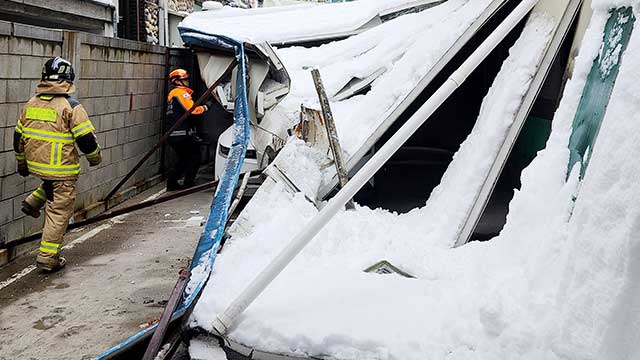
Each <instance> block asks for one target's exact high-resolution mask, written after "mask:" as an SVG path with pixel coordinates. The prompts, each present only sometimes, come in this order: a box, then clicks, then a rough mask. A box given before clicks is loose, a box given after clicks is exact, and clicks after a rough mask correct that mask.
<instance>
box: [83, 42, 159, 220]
mask: <svg viewBox="0 0 640 360" xmlns="http://www.w3.org/2000/svg"><path fill="white" fill-rule="evenodd" d="M79 49H80V56H79V61H78V63H79V68H80V71H79V80H78V81H77V86H78V100H79V101H80V103H81V104H82V105H83V106H84V107H85V108H86V110H87V112H88V113H89V116H90V119H91V121H92V122H93V124H94V126H95V127H96V130H97V136H98V142H99V143H100V145H101V146H102V148H103V150H102V157H103V161H102V164H100V165H99V166H98V167H96V168H89V167H88V164H87V163H86V162H83V169H84V171H85V175H84V179H82V178H81V181H80V182H79V183H78V198H77V200H76V206H77V208H78V209H82V208H87V207H90V206H91V205H92V204H95V203H96V202H98V201H100V200H101V199H103V198H104V196H105V195H106V194H107V193H108V192H109V190H111V189H112V188H113V187H114V186H115V185H116V184H117V183H118V181H119V180H120V179H122V177H124V176H125V174H126V173H127V172H128V171H129V170H130V169H132V168H133V167H134V166H135V164H136V163H137V162H138V161H139V160H140V159H141V158H142V157H143V156H144V155H145V154H146V152H147V151H148V150H149V149H151V148H152V147H153V146H154V145H155V144H156V143H157V142H158V140H159V138H160V131H161V122H162V118H163V113H162V111H163V100H164V94H163V93H164V81H165V76H166V74H165V72H166V71H165V48H163V47H160V46H152V45H148V44H145V43H139V42H133V41H128V40H119V39H110V38H104V37H100V36H96V35H90V34H83V36H82V37H81V38H80V46H79ZM159 171H160V152H159V151H158V152H156V153H154V155H153V156H152V157H151V158H149V159H148V160H147V161H146V162H145V163H144V165H143V166H142V167H141V168H140V169H139V170H138V171H137V172H136V174H135V175H134V176H133V177H132V178H131V179H130V180H129V181H128V182H127V184H125V186H123V188H122V189H123V190H124V189H126V188H127V187H131V186H134V185H141V184H143V183H144V182H146V181H147V180H148V179H150V178H152V177H153V176H155V175H157V174H159Z"/></svg>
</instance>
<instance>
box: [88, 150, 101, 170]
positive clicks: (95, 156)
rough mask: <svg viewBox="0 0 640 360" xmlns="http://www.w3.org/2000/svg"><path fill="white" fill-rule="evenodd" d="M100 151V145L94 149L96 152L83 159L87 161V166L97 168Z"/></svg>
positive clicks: (99, 160) (99, 161)
mask: <svg viewBox="0 0 640 360" xmlns="http://www.w3.org/2000/svg"><path fill="white" fill-rule="evenodd" d="M101 150H102V149H100V145H98V147H97V148H96V150H95V151H94V152H92V153H89V154H86V155H85V157H86V158H87V161H89V166H97V165H100V163H101V162H102V152H101Z"/></svg>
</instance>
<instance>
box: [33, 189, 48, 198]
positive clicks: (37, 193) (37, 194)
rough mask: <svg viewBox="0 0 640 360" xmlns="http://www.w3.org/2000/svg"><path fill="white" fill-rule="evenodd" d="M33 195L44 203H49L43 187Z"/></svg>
mask: <svg viewBox="0 0 640 360" xmlns="http://www.w3.org/2000/svg"><path fill="white" fill-rule="evenodd" d="M32 194H33V196H35V197H36V198H38V199H40V200H42V201H47V194H46V193H45V192H44V189H43V188H42V187H39V188H37V189H36V190H35V191H34V192H33V193H32Z"/></svg>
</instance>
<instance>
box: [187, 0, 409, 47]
mask: <svg viewBox="0 0 640 360" xmlns="http://www.w3.org/2000/svg"><path fill="white" fill-rule="evenodd" d="M413 2H415V0H358V1H350V2H342V3H334V4H313V3H307V4H304V3H302V4H300V5H289V6H280V7H267V8H258V9H249V10H247V9H239V8H232V7H224V8H222V9H218V10H209V11H204V12H198V13H194V14H191V15H190V16H188V17H187V18H185V19H184V20H183V21H182V22H181V23H180V27H181V28H185V29H190V30H196V31H200V32H204V33H207V34H211V35H225V36H229V37H232V38H234V39H236V40H243V41H248V42H252V43H256V42H262V41H266V42H276V43H277V42H287V41H294V40H298V39H305V38H308V37H311V36H313V37H318V36H321V37H331V36H332V35H334V36H335V35H339V34H341V33H348V32H352V31H356V30H357V29H358V28H360V27H362V26H364V25H365V24H367V23H368V22H369V21H371V20H372V19H374V18H375V17H377V16H378V15H379V14H380V13H384V12H385V11H386V10H389V9H393V8H395V7H397V6H402V5H406V4H409V3H413Z"/></svg>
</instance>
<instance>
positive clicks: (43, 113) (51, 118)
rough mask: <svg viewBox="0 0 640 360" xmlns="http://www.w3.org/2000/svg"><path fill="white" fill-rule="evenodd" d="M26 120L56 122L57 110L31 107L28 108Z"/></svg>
mask: <svg viewBox="0 0 640 360" xmlns="http://www.w3.org/2000/svg"><path fill="white" fill-rule="evenodd" d="M25 118H27V119H29V120H39V121H48V122H56V120H57V119H58V112H57V111H56V110H55V109H47V108H39V107H30V108H27V112H26V113H25Z"/></svg>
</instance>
